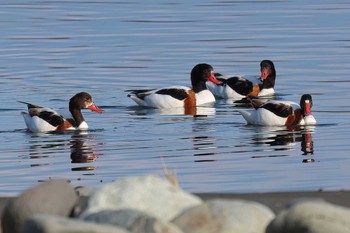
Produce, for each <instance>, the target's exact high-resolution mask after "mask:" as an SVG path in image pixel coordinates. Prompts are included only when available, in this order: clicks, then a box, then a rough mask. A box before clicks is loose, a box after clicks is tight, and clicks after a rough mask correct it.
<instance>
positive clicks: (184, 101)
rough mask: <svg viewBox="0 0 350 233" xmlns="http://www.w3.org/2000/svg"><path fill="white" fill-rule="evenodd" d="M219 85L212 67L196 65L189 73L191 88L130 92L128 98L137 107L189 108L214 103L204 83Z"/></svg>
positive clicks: (180, 87) (171, 87) (177, 87)
mask: <svg viewBox="0 0 350 233" xmlns="http://www.w3.org/2000/svg"><path fill="white" fill-rule="evenodd" d="M208 80H209V81H211V82H214V83H217V84H219V83H220V82H219V81H218V80H217V79H216V78H215V76H214V71H213V67H212V66H211V65H209V64H204V63H203V64H197V65H196V66H195V67H194V68H193V69H192V71H191V83H192V88H189V87H186V86H170V87H164V88H160V89H157V90H132V91H131V93H130V94H128V97H130V98H131V99H132V100H134V101H135V102H136V103H137V104H138V105H140V106H143V107H152V108H179V107H184V108H190V107H195V106H203V105H206V104H210V103H214V102H215V96H214V95H213V93H211V92H210V91H209V90H208V89H207V87H206V84H205V83H206V81H208Z"/></svg>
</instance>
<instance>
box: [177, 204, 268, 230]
mask: <svg viewBox="0 0 350 233" xmlns="http://www.w3.org/2000/svg"><path fill="white" fill-rule="evenodd" d="M274 216H275V215H274V213H273V212H272V211H271V210H270V209H269V208H268V207H266V206H264V205H262V204H260V203H257V202H252V201H249V202H248V201H241V200H227V199H212V200H209V201H207V202H205V203H204V204H202V205H199V206H196V207H193V208H191V209H189V210H187V211H185V212H184V213H182V214H181V215H179V216H178V217H176V218H175V219H174V220H173V221H172V222H173V223H174V224H175V225H177V226H178V227H179V228H180V229H181V230H182V231H183V232H185V233H232V232H235V233H247V232H254V233H265V229H266V226H267V225H268V224H269V222H270V221H271V220H272V219H273V218H274Z"/></svg>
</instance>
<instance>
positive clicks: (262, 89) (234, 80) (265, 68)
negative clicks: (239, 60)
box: [207, 60, 276, 99]
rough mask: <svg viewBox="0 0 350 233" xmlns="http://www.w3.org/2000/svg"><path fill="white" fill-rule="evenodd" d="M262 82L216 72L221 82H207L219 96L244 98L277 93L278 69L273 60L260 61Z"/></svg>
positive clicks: (211, 89) (210, 88)
mask: <svg viewBox="0 0 350 233" xmlns="http://www.w3.org/2000/svg"><path fill="white" fill-rule="evenodd" d="M260 71H261V75H260V80H261V83H256V84H254V83H253V82H252V81H249V80H247V79H245V78H243V77H231V78H225V77H224V76H223V75H221V74H215V76H216V77H217V79H218V80H219V81H220V82H221V83H220V84H214V83H210V82H208V83H207V87H208V89H209V90H210V91H211V92H212V93H213V94H214V95H215V96H216V97H218V98H223V99H243V98H245V97H248V96H254V97H256V96H268V95H273V94H274V93H275V90H274V86H275V79H276V70H275V66H274V64H273V62H272V61H270V60H263V61H261V62H260Z"/></svg>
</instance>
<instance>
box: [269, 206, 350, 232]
mask: <svg viewBox="0 0 350 233" xmlns="http://www.w3.org/2000/svg"><path fill="white" fill-rule="evenodd" d="M266 232H267V233H330V232H332V233H348V232H350V209H349V208H345V207H341V206H337V205H333V204H330V203H327V202H324V201H310V200H309V201H299V202H296V203H294V204H293V205H291V206H290V207H289V208H288V209H285V210H283V211H281V212H280V213H279V214H278V215H277V217H276V218H275V219H274V220H273V221H272V222H271V223H270V225H269V226H268V228H267V231H266Z"/></svg>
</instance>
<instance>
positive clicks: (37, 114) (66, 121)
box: [19, 92, 103, 133]
mask: <svg viewBox="0 0 350 233" xmlns="http://www.w3.org/2000/svg"><path fill="white" fill-rule="evenodd" d="M19 102H20V103H24V104H26V105H27V106H28V112H22V115H23V118H24V122H25V124H26V125H27V128H28V129H29V130H30V131H32V132H34V133H39V132H50V131H56V130H67V129H79V130H85V129H88V124H87V123H86V121H85V119H84V117H83V114H82V113H81V109H83V108H88V109H90V110H92V111H95V112H98V113H102V112H103V110H102V109H100V108H98V107H97V106H96V105H95V104H94V102H93V100H92V97H91V95H90V94H89V93H87V92H80V93H78V94H76V95H74V96H73V97H72V98H71V99H70V101H69V111H70V113H71V116H70V117H69V118H65V117H63V116H62V115H61V114H59V113H57V112H56V111H54V110H53V109H51V108H47V107H41V106H38V105H34V104H30V103H27V102H22V101H19Z"/></svg>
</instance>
